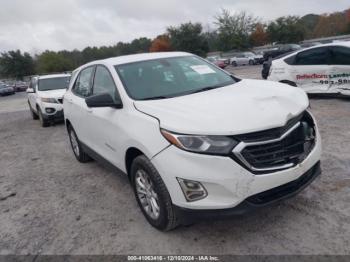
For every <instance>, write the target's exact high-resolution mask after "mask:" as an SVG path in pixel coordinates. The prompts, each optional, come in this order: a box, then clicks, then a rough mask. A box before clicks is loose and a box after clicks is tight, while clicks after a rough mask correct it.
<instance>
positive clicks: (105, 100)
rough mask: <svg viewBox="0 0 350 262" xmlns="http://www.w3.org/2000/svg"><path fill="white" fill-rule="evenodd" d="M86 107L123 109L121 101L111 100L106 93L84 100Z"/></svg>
mask: <svg viewBox="0 0 350 262" xmlns="http://www.w3.org/2000/svg"><path fill="white" fill-rule="evenodd" d="M85 102H86V105H87V106H88V107H114V108H123V104H122V101H121V100H117V101H115V100H113V98H112V96H111V95H110V94H108V93H103V94H98V95H93V96H90V97H87V98H85Z"/></svg>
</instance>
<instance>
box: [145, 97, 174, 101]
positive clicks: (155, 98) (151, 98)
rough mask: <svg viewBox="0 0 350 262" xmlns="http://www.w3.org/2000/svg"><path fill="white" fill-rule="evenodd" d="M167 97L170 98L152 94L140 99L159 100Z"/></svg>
mask: <svg viewBox="0 0 350 262" xmlns="http://www.w3.org/2000/svg"><path fill="white" fill-rule="evenodd" d="M167 98H170V97H169V96H152V97H146V98H142V99H140V100H142V101H146V100H159V99H167Z"/></svg>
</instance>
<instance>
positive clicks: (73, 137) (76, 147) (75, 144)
mask: <svg viewBox="0 0 350 262" xmlns="http://www.w3.org/2000/svg"><path fill="white" fill-rule="evenodd" d="M68 135H69V141H70V144H71V146H72V150H73V153H74V156H75V158H76V159H77V160H78V161H79V162H81V163H86V162H89V161H91V157H90V156H89V155H88V154H86V153H85V152H84V150H83V148H82V146H81V143H80V141H79V139H78V137H77V134H76V133H75V131H74V129H73V127H72V126H69V127H68Z"/></svg>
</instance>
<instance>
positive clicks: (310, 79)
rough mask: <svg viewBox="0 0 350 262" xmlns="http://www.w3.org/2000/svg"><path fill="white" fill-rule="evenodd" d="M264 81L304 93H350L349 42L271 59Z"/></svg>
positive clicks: (326, 45)
mask: <svg viewBox="0 0 350 262" xmlns="http://www.w3.org/2000/svg"><path fill="white" fill-rule="evenodd" d="M269 71H270V75H269V77H268V80H272V81H279V82H284V83H288V84H290V85H293V86H298V87H301V88H302V89H304V90H305V91H306V92H307V93H310V94H311V93H315V94H316V93H318V94H339V95H346V96H349V95H350V42H343V43H332V44H325V45H321V46H316V47H311V48H308V49H303V50H301V51H298V52H295V53H293V54H289V55H287V56H285V57H282V58H280V59H276V60H273V61H272V64H271V68H270V69H269Z"/></svg>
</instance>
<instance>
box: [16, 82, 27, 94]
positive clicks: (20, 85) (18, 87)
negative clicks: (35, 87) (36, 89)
mask: <svg viewBox="0 0 350 262" xmlns="http://www.w3.org/2000/svg"><path fill="white" fill-rule="evenodd" d="M13 88H14V89H15V91H16V92H24V91H26V90H27V88H28V83H26V82H21V81H17V82H15V83H14V85H13Z"/></svg>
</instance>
